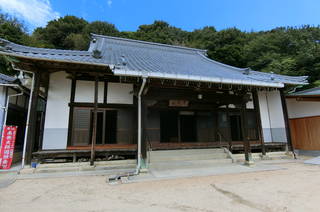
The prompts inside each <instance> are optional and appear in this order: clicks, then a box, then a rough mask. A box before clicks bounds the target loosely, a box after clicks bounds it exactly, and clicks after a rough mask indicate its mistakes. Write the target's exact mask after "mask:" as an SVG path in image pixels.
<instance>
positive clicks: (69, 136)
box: [67, 75, 77, 146]
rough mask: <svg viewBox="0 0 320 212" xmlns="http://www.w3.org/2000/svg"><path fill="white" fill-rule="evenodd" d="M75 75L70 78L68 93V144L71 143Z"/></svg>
mask: <svg viewBox="0 0 320 212" xmlns="http://www.w3.org/2000/svg"><path fill="white" fill-rule="evenodd" d="M76 83H77V81H76V77H75V76H74V75H73V76H72V79H71V93H70V104H69V123H68V141H67V143H68V146H71V145H72V128H73V114H74V106H73V105H72V103H74V99H75V94H76Z"/></svg>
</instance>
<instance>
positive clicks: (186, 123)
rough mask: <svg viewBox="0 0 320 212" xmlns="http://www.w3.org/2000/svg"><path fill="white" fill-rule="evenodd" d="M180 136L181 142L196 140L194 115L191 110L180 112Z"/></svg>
mask: <svg viewBox="0 0 320 212" xmlns="http://www.w3.org/2000/svg"><path fill="white" fill-rule="evenodd" d="M179 121H180V136H181V141H182V142H196V141H197V125H196V123H197V122H196V117H195V115H194V113H193V112H180V119H179Z"/></svg>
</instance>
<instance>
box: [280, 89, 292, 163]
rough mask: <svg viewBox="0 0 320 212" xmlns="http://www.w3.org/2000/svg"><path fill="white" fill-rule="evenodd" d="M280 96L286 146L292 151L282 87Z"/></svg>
mask: <svg viewBox="0 0 320 212" xmlns="http://www.w3.org/2000/svg"><path fill="white" fill-rule="evenodd" d="M280 98H281V103H282V104H281V105H282V112H283V118H284V124H285V128H286V135H287V142H288V148H289V151H292V152H293V150H294V149H293V146H292V139H291V131H290V125H289V117H288V108H287V103H286V98H285V96H284V92H283V89H280ZM294 157H296V156H295V155H294Z"/></svg>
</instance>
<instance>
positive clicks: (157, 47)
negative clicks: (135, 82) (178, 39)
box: [0, 34, 307, 87]
mask: <svg viewBox="0 0 320 212" xmlns="http://www.w3.org/2000/svg"><path fill="white" fill-rule="evenodd" d="M0 46H2V48H1V49H0V54H1V51H4V52H9V53H12V54H13V55H18V56H26V57H30V58H35V59H37V58H39V59H48V60H59V61H66V62H68V61H70V62H71V61H72V62H79V63H90V64H95V65H106V66H107V65H108V66H110V67H111V68H112V69H113V73H114V74H115V75H119V76H121V75H126V76H146V77H151V78H164V79H173V80H174V79H176V80H190V81H203V82H213V83H224V84H239V85H241V84H242V85H254V86H267V87H283V86H284V84H306V83H307V82H306V78H307V77H291V76H283V75H277V74H270V73H263V72H258V71H252V70H250V69H247V68H236V67H233V66H229V65H226V64H222V63H219V62H217V61H214V60H211V59H209V58H207V57H206V51H205V50H201V49H194V48H186V47H180V46H172V45H165V44H158V43H151V42H145V41H138V40H131V39H125V38H117V37H109V36H102V35H95V34H92V41H91V43H90V48H89V50H88V51H72V50H57V49H45V48H34V47H27V46H22V45H18V44H14V43H11V42H9V41H6V40H3V39H1V40H0ZM94 53H97V56H98V57H93V55H94Z"/></svg>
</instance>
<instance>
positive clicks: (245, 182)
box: [0, 163, 320, 212]
mask: <svg viewBox="0 0 320 212" xmlns="http://www.w3.org/2000/svg"><path fill="white" fill-rule="evenodd" d="M282 166H283V167H286V168H287V169H285V170H277V171H265V172H255V173H242V174H230V175H219V176H211V177H197V178H188V179H174V180H162V181H153V182H141V183H132V184H121V185H109V184H107V183H106V182H105V181H106V178H105V177H101V176H100V177H99V176H96V177H92V176H91V177H67V178H55V179H31V180H17V181H16V182H15V183H14V184H12V185H10V186H9V187H7V188H3V189H0V211H6V212H7V211H26V212H28V211H32V212H36V211H59V212H63V211H68V212H69V211H139V212H142V211H148V212H149V211H161V212H164V211H187V212H189V211H200V212H211V211H319V203H320V180H319V179H320V166H310V165H304V164H301V163H287V164H282Z"/></svg>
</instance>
